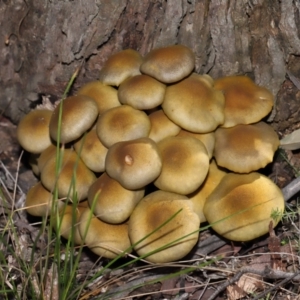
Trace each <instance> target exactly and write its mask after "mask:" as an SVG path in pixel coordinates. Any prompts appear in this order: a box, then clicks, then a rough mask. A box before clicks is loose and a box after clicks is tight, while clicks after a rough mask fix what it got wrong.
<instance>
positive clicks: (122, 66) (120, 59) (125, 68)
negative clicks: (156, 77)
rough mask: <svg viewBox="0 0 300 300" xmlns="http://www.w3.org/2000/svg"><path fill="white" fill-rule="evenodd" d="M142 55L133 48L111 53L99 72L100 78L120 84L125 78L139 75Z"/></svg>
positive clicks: (116, 84)
mask: <svg viewBox="0 0 300 300" xmlns="http://www.w3.org/2000/svg"><path fill="white" fill-rule="evenodd" d="M142 62H143V58H142V56H141V55H140V54H139V53H138V52H137V51H135V50H133V49H126V50H123V51H120V52H118V53H115V54H113V55H111V56H110V57H109V58H108V59H107V61H106V62H105V64H104V66H103V68H102V69H101V71H100V74H99V80H100V81H101V82H103V83H104V84H107V85H113V86H119V85H120V84H121V83H122V82H123V81H124V80H125V79H127V78H129V77H131V76H135V75H139V74H141V72H140V66H141V64H142Z"/></svg>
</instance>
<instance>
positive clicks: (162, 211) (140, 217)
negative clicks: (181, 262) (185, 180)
mask: <svg viewBox="0 0 300 300" xmlns="http://www.w3.org/2000/svg"><path fill="white" fill-rule="evenodd" d="M180 210H181V211H180ZM179 211H180V212H179ZM178 212H179V213H178ZM176 213H178V214H177V215H176V216H175V217H174V218H173V219H172V220H170V221H169V222H168V223H166V224H165V225H164V226H163V227H161V228H160V229H159V230H157V229H158V227H160V226H161V225H162V224H163V223H165V222H166V221H167V220H168V219H170V218H171V217H172V216H174V215H175V214H176ZM128 225H129V237H130V240H131V243H132V244H136V243H138V242H139V241H141V240H142V239H143V241H141V242H140V243H138V244H136V246H135V247H134V249H135V250H136V252H137V253H138V254H139V255H140V256H143V255H147V254H148V253H150V252H152V251H155V250H157V249H159V248H161V247H164V246H166V245H168V246H167V247H166V248H165V249H163V250H160V251H157V252H155V253H153V254H151V255H150V256H148V255H147V256H146V259H147V260H149V261H151V262H155V263H163V262H170V261H175V260H178V259H180V258H182V257H184V256H185V255H187V254H188V253H189V252H190V251H191V249H192V248H193V246H194V245H195V244H196V243H197V240H198V236H199V232H198V230H199V225H200V220H199V217H198V216H197V214H196V213H194V211H193V204H192V202H191V201H190V200H188V199H187V198H186V197H185V196H183V195H178V194H175V193H169V192H164V191H156V192H153V193H151V194H149V195H148V196H146V197H145V198H143V199H142V200H141V201H140V202H139V204H138V205H137V206H136V208H135V209H134V211H133V213H132V214H131V216H130V219H129V224H128ZM155 230H157V231H156V232H154V231H155ZM153 232H154V233H153ZM150 233H153V234H151V235H150V236H148V237H147V238H146V239H144V238H145V237H146V236H147V235H149V234H150ZM192 233H193V234H192ZM181 238H182V239H181Z"/></svg>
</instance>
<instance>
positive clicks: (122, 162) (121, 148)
mask: <svg viewBox="0 0 300 300" xmlns="http://www.w3.org/2000/svg"><path fill="white" fill-rule="evenodd" d="M161 168H162V161H161V156H160V152H159V150H158V147H157V145H156V143H155V142H154V141H152V140H151V139H149V138H140V139H136V140H132V141H126V142H119V143H116V144H114V145H113V146H111V147H110V148H109V150H108V152H107V155H106V160H105V169H106V172H107V174H108V175H109V176H110V177H112V178H113V179H115V180H117V181H118V182H119V183H120V184H121V185H122V186H123V187H124V188H126V189H129V190H136V189H141V188H144V187H145V186H146V185H147V184H149V183H151V182H152V181H153V180H154V179H155V178H157V176H158V175H159V174H160V171H161Z"/></svg>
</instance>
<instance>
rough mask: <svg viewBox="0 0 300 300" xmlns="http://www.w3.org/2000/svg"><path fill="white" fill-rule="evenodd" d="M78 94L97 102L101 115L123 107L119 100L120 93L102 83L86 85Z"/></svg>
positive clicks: (96, 82)
mask: <svg viewBox="0 0 300 300" xmlns="http://www.w3.org/2000/svg"><path fill="white" fill-rule="evenodd" d="M77 94H78V95H84V96H88V97H90V98H92V99H93V100H95V101H96V103H97V105H98V112H99V114H100V115H101V114H103V113H104V112H105V111H107V110H108V109H110V108H113V107H117V106H120V105H121V103H120V101H119V99H118V91H117V90H116V89H115V88H113V87H111V86H109V85H105V84H103V83H102V82H101V81H92V82H88V83H86V84H85V85H84V86H82V87H81V88H80V89H79V90H78V92H77Z"/></svg>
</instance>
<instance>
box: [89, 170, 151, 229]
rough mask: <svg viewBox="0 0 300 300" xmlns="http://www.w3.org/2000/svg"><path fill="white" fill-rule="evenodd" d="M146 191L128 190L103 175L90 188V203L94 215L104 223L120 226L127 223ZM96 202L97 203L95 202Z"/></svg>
mask: <svg viewBox="0 0 300 300" xmlns="http://www.w3.org/2000/svg"><path fill="white" fill-rule="evenodd" d="M144 194H145V190H144V189H140V190H135V191H132V190H128V189H125V188H123V187H122V186H121V185H120V183H119V182H118V181H116V180H114V179H113V178H111V177H109V176H108V175H107V174H106V173H103V174H102V175H101V176H100V177H99V178H98V179H97V180H96V181H95V182H94V183H93V184H92V185H91V186H90V188H89V193H88V202H89V205H90V208H91V209H92V210H93V213H94V214H95V215H96V216H97V217H98V218H99V219H100V220H102V221H103V222H106V223H111V224H120V223H123V222H125V221H126V220H127V219H128V218H129V216H130V214H131V213H132V211H133V209H134V208H135V206H136V205H137V203H138V202H139V201H140V200H141V199H142V198H143V197H144ZM94 201H95V202H94Z"/></svg>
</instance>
